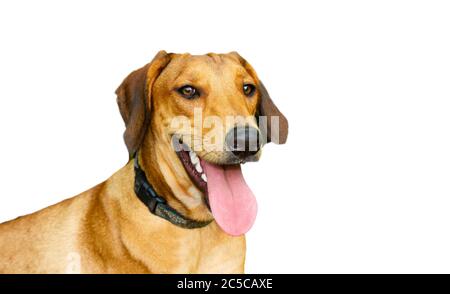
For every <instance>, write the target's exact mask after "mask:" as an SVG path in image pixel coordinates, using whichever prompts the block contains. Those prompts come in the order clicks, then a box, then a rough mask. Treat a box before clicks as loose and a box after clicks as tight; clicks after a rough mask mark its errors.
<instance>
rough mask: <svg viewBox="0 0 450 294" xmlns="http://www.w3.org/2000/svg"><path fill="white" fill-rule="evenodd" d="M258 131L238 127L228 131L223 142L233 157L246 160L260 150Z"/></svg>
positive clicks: (247, 127)
mask: <svg viewBox="0 0 450 294" xmlns="http://www.w3.org/2000/svg"><path fill="white" fill-rule="evenodd" d="M260 136H261V134H260V133H259V130H258V129H256V128H253V127H249V126H238V127H235V128H233V129H231V130H230V131H228V133H227V135H226V137H225V141H226V144H227V146H228V148H229V150H231V151H232V152H233V154H234V155H236V156H237V157H239V159H241V160H247V159H249V157H251V156H252V155H255V154H256V153H258V151H259V148H260V142H259V141H260V140H259V139H260Z"/></svg>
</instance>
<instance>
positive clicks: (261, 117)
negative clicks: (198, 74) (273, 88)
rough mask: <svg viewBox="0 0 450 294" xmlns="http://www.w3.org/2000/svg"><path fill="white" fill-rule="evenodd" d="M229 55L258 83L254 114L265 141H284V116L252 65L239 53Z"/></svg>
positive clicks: (285, 137)
mask: <svg viewBox="0 0 450 294" xmlns="http://www.w3.org/2000/svg"><path fill="white" fill-rule="evenodd" d="M230 55H231V56H233V57H234V58H236V59H237V60H238V61H239V62H240V63H241V64H242V66H243V67H244V68H245V69H246V70H247V72H248V73H249V74H250V75H251V76H252V77H253V78H254V79H255V80H256V81H257V83H258V84H257V85H256V86H257V89H258V92H259V94H260V101H259V105H258V109H257V111H256V114H255V116H256V121H257V122H258V125H259V126H260V131H261V133H263V134H266V137H267V141H266V142H267V143H269V142H274V143H275V144H284V143H286V140H287V136H288V129H289V124H288V121H287V119H286V117H285V116H284V115H283V113H281V111H280V110H279V109H278V107H277V106H276V105H275V103H273V101H272V99H271V98H270V96H269V93H268V92H267V89H266V87H265V86H264V84H263V83H262V82H261V81H260V80H259V78H258V76H257V75H256V72H255V70H254V69H253V67H252V66H251V65H250V64H249V63H248V62H247V61H246V60H245V59H244V58H242V56H240V55H239V53H237V52H230Z"/></svg>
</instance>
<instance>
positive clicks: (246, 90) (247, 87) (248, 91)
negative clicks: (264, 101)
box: [242, 84, 255, 97]
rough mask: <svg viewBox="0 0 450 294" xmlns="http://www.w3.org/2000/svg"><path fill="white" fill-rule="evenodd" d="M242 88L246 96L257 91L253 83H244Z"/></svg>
mask: <svg viewBox="0 0 450 294" xmlns="http://www.w3.org/2000/svg"><path fill="white" fill-rule="evenodd" d="M242 90H243V91H244V94H245V96H247V97H251V96H253V94H254V93H255V86H254V85H252V84H244V86H243V87H242Z"/></svg>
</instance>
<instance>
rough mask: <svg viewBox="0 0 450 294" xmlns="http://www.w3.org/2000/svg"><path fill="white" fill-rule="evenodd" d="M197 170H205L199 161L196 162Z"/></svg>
mask: <svg viewBox="0 0 450 294" xmlns="http://www.w3.org/2000/svg"><path fill="white" fill-rule="evenodd" d="M195 170H196V171H198V172H199V173H202V172H203V169H202V166H201V165H200V162H199V161H198V162H197V163H196V164H195Z"/></svg>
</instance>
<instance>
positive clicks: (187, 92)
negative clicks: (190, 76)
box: [178, 85, 200, 99]
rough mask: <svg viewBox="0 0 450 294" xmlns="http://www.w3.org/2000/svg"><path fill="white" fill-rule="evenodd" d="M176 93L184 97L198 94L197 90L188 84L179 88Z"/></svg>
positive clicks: (191, 97)
mask: <svg viewBox="0 0 450 294" xmlns="http://www.w3.org/2000/svg"><path fill="white" fill-rule="evenodd" d="M178 93H180V95H181V96H183V97H184V98H186V99H193V98H195V97H198V96H200V94H199V92H198V90H197V89H195V88H194V87H192V86H189V85H187V86H183V87H181V88H179V89H178Z"/></svg>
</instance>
